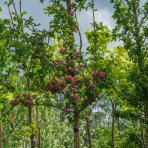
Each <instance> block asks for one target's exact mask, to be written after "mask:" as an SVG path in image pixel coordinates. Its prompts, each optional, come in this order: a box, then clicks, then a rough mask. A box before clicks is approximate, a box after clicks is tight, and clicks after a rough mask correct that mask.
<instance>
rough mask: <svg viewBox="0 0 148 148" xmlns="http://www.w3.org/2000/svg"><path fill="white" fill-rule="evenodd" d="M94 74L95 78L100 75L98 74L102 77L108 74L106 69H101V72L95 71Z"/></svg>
mask: <svg viewBox="0 0 148 148" xmlns="http://www.w3.org/2000/svg"><path fill="white" fill-rule="evenodd" d="M92 76H93V78H95V77H98V76H99V77H101V78H106V76H107V75H106V73H105V72H104V71H101V72H97V71H94V72H93V73H92Z"/></svg>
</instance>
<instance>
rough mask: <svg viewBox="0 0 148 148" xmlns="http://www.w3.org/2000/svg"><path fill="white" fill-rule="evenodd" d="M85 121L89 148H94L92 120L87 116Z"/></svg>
mask: <svg viewBox="0 0 148 148" xmlns="http://www.w3.org/2000/svg"><path fill="white" fill-rule="evenodd" d="M85 121H86V131H87V137H88V148H92V140H91V131H90V119H89V116H88V115H87V114H86V117H85Z"/></svg>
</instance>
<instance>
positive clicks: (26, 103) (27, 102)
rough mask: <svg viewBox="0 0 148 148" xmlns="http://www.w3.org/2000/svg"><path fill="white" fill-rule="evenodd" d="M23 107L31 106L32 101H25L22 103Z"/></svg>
mask: <svg viewBox="0 0 148 148" xmlns="http://www.w3.org/2000/svg"><path fill="white" fill-rule="evenodd" d="M24 105H26V106H32V105H33V102H32V100H25V101H24Z"/></svg>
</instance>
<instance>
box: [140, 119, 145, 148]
mask: <svg viewBox="0 0 148 148" xmlns="http://www.w3.org/2000/svg"><path fill="white" fill-rule="evenodd" d="M140 130H141V140H142V143H141V144H142V148H145V146H144V143H145V141H144V133H143V128H142V123H141V121H140Z"/></svg>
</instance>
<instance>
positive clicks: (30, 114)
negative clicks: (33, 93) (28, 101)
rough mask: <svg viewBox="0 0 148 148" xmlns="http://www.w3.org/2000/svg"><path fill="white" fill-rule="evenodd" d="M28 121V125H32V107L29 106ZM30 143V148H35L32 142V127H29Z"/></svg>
mask: <svg viewBox="0 0 148 148" xmlns="http://www.w3.org/2000/svg"><path fill="white" fill-rule="evenodd" d="M28 119H29V125H31V124H32V107H31V106H29V114H28ZM30 143H31V148H34V147H35V142H34V135H33V129H32V127H31V136H30Z"/></svg>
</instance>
